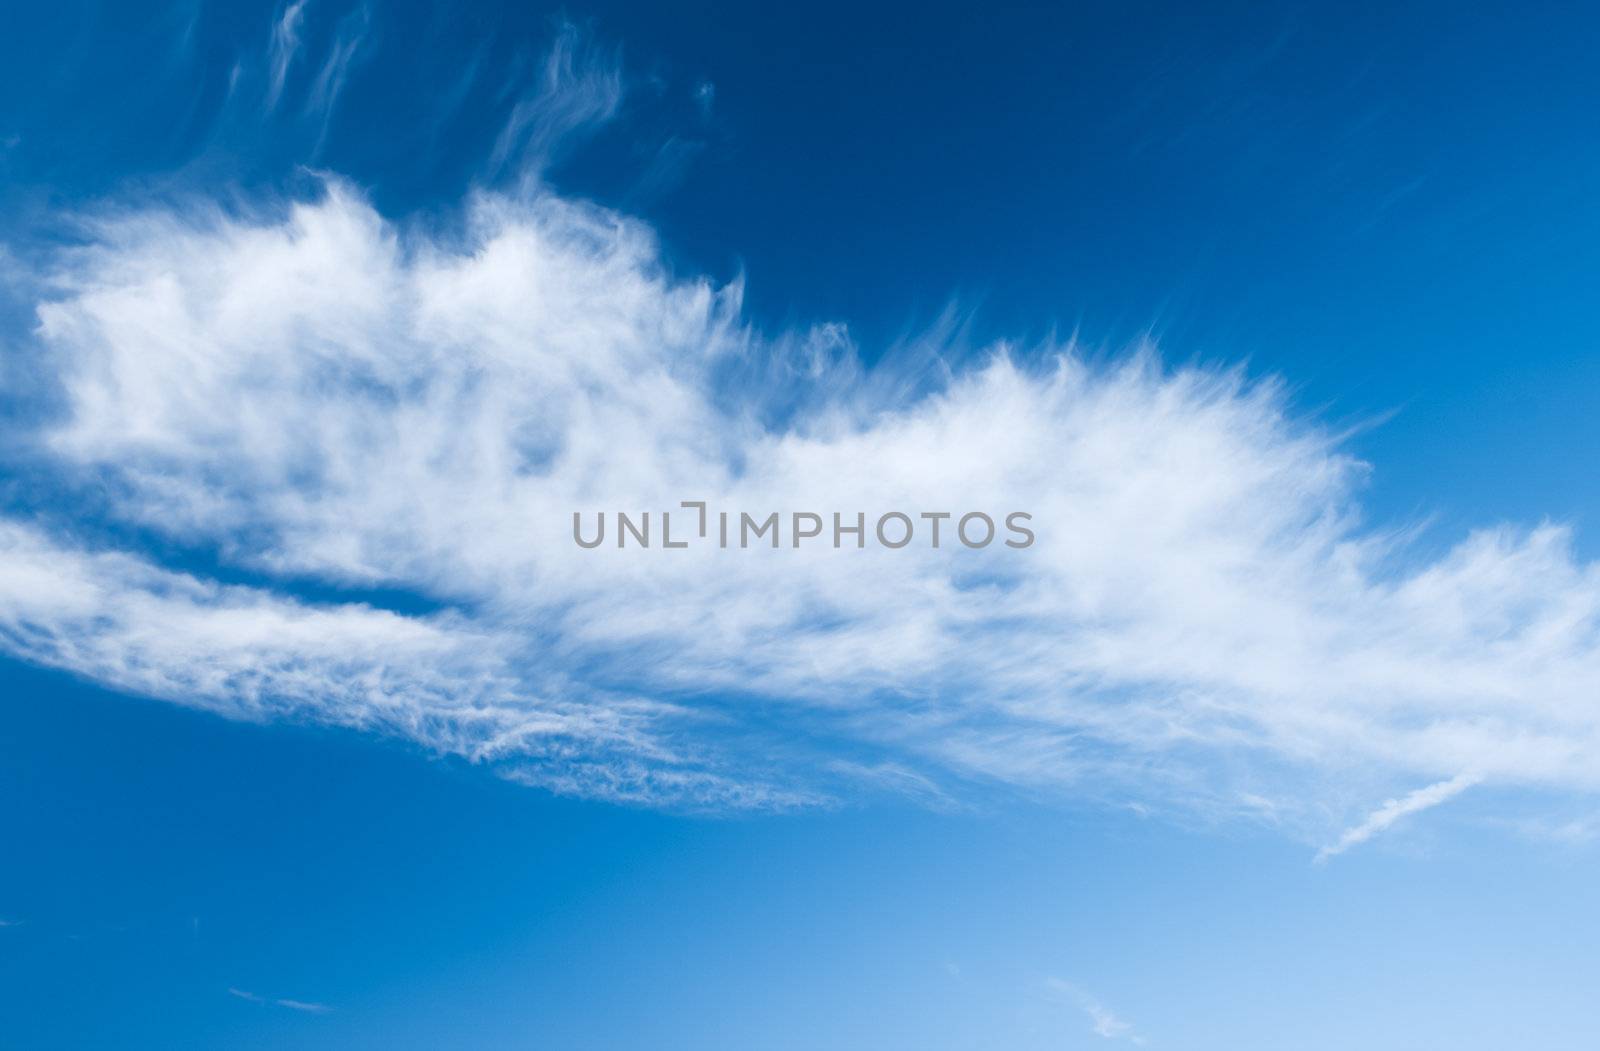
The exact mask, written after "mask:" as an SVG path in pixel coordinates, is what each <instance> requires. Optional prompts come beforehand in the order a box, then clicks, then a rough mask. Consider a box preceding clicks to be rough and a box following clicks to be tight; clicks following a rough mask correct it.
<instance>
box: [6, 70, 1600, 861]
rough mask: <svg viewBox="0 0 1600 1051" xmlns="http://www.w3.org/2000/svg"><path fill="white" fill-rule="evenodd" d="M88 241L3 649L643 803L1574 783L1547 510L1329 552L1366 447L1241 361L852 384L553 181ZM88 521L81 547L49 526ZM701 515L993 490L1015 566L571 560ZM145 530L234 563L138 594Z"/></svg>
mask: <svg viewBox="0 0 1600 1051" xmlns="http://www.w3.org/2000/svg"><path fill="white" fill-rule="evenodd" d="M559 79H560V77H559V76H557V80H558V81H559ZM85 241H86V244H85V246H84V247H81V248H77V249H73V250H70V251H67V252H65V253H63V254H61V255H60V256H59V257H58V258H57V261H56V270H55V272H54V274H53V275H52V280H53V291H52V292H51V293H50V294H49V295H48V296H47V297H46V298H45V300H44V301H42V302H41V303H40V304H39V307H38V318H39V325H38V329H37V333H36V343H37V345H38V347H37V351H36V353H37V354H39V355H41V356H42V359H43V360H44V361H45V362H46V370H47V372H48V374H49V375H50V376H51V377H53V379H54V381H55V382H56V383H58V385H59V398H58V401H59V403H60V404H61V406H62V410H61V412H60V413H59V414H58V415H57V416H56V417H54V418H53V419H52V420H51V421H49V422H48V423H46V424H44V425H40V426H38V427H35V428H33V429H32V430H30V431H28V432H27V433H23V434H18V435H14V436H13V437H14V438H15V439H16V441H17V443H19V444H21V445H23V446H25V447H26V448H27V449H28V450H30V451H29V453H28V455H29V456H31V457H32V459H31V460H30V461H29V463H30V464H31V467H32V468H39V469H42V470H43V471H44V472H46V473H48V474H50V475H51V476H52V477H53V478H54V479H55V481H56V483H58V487H59V489H60V494H59V501H58V502H59V505H60V506H59V507H57V508H55V509H54V510H53V511H52V510H51V509H50V508H44V509H41V511H40V513H39V514H38V515H36V516H35V517H34V518H33V519H32V520H30V521H26V522H24V521H14V522H12V523H10V524H8V525H6V527H5V530H4V532H3V533H0V538H3V540H4V543H3V544H0V568H3V569H4V571H5V572H4V575H3V576H0V626H3V632H4V637H3V639H0V645H4V646H5V648H6V649H8V650H9V651H10V652H12V653H14V654H17V655H19V656H22V657H24V658H26V659H30V660H35V661H39V662H41V663H47V664H53V665H57V666H61V667H66V668H70V669H72V670H73V671H76V672H78V673H79V674H83V675H86V676H89V677H92V678H95V679H97V680H100V681H103V682H106V683H107V684H109V685H112V686H114V687H116V688H119V689H125V690H133V691H137V692H141V693H149V694H151V695H155V696H162V697H168V698H170V699H173V700H180V701H184V702H185V703H191V704H200V705H203V706H205V707H208V708H211V709H214V710H217V711H221V712H223V713H225V714H229V715H235V716H246V717H266V716H279V715H287V716H293V717H309V718H315V719H320V720H325V721H330V722H335V723H342V724H347V725H354V726H370V727H375V728H381V729H384V730H386V731H388V732H392V733H399V734H402V735H405V736H407V737H410V738H412V739H414V740H416V741H418V742H420V743H422V744H424V745H425V746H427V747H430V748H437V749H441V750H447V751H452V752H458V753H460V754H464V755H468V756H472V757H474V758H479V759H483V760H486V761H493V762H495V763H497V764H499V766H500V768H501V769H502V770H503V771H504V772H505V773H507V774H508V775H509V776H514V777H517V778H520V779H522V780H526V781H529V782H533V783H538V784H542V785H547V786H550V787H552V788H555V789H557V790H560V791H569V792H576V793H586V794H598V795H602V796H607V797H610V798H618V799H627V800H638V801H647V802H659V801H669V802H686V801H687V802H691V803H694V804H697V805H711V806H727V805H766V806H771V805H791V804H800V803H806V802H813V801H818V800H822V799H826V798H829V797H835V798H837V797H839V796H842V795H843V796H847V795H850V794H852V793H854V792H856V791H858V790H859V787H860V786H861V785H862V784H864V783H870V784H872V785H874V786H877V787H883V786H894V785H898V786H900V788H901V789H902V790H904V791H906V792H908V793H909V794H911V795H913V796H915V797H919V798H924V799H929V800H938V801H945V800H950V799H956V798H960V797H961V796H962V795H963V794H967V793H971V792H973V791H977V790H979V789H980V788H981V786H984V785H1003V786H1009V787H1010V788H1013V789H1019V790H1024V791H1028V792H1036V793H1045V794H1050V793H1062V792H1071V793H1078V794H1098V795H1106V796H1116V797H1117V798H1119V799H1121V800H1125V801H1126V800H1135V799H1137V800H1143V801H1144V802H1146V803H1176V804H1181V805H1185V806H1194V807H1199V808H1203V809H1205V810H1207V811H1208V812H1216V811H1219V810H1222V811H1227V812H1232V813H1245V814H1249V815H1253V816H1261V815H1270V817H1271V820H1273V821H1274V822H1277V823H1279V824H1282V825H1283V826H1285V827H1288V828H1298V827H1302V826H1314V832H1313V834H1319V835H1320V834H1322V832H1323V830H1324V829H1325V828H1326V827H1327V822H1328V821H1329V820H1340V818H1341V817H1343V815H1346V814H1348V813H1350V812H1351V811H1352V808H1354V807H1360V808H1361V809H1366V806H1365V805H1363V802H1364V801H1366V800H1370V799H1372V798H1374V796H1376V797H1377V798H1382V795H1383V794H1384V793H1386V792H1393V791H1394V789H1395V787H1396V786H1398V785H1403V784H1405V783H1408V782H1409V783H1412V784H1414V783H1416V782H1417V781H1419V780H1420V781H1428V782H1433V781H1446V782H1449V781H1451V780H1452V779H1456V778H1458V776H1459V775H1460V774H1461V772H1462V771H1464V770H1471V771H1473V772H1474V776H1475V777H1477V778H1479V779H1481V780H1482V781H1483V782H1484V783H1485V784H1502V785H1513V784H1515V785H1527V786H1534V787H1541V788H1544V789H1547V790H1555V791H1559V792H1568V793H1588V792H1592V791H1593V790H1594V789H1595V788H1596V787H1597V780H1600V716H1597V715H1596V714H1595V713H1596V711H1597V710H1600V709H1597V708H1596V706H1595V704H1594V701H1595V685H1594V684H1595V683H1596V682H1600V626H1597V615H1600V571H1597V569H1596V567H1595V566H1594V565H1592V564H1589V563H1584V562H1581V561H1579V560H1577V559H1576V558H1575V557H1574V556H1573V554H1572V552H1571V548H1570V538H1569V535H1568V532H1567V530H1566V529H1565V528H1564V527H1560V526H1555V525H1549V524H1544V525H1540V526H1537V527H1535V528H1532V529H1517V528H1511V527H1498V528H1493V529H1487V530H1484V531H1481V532H1477V533H1474V534H1472V535H1470V536H1467V537H1465V538H1463V539H1462V540H1461V541H1460V543H1459V544H1457V545H1456V546H1455V547H1454V548H1453V549H1451V550H1450V551H1448V552H1447V553H1446V554H1445V555H1444V556H1443V557H1440V558H1437V559H1434V560H1426V559H1423V558H1421V557H1420V556H1418V555H1417V554H1416V553H1415V552H1414V551H1413V550H1412V549H1411V548H1410V547H1408V546H1407V543H1406V539H1405V537H1403V536H1400V535H1394V534H1388V533H1382V532H1376V531H1373V530H1371V529H1367V528H1364V527H1363V526H1362V525H1361V522H1360V507H1359V503H1358V501H1357V494H1358V491H1359V486H1360V483H1361V480H1362V478H1363V476H1364V473H1365V470H1366V468H1365V466H1364V465H1362V464H1360V463H1358V462H1356V461H1355V460H1353V459H1352V458H1351V457H1350V456H1349V455H1347V454H1346V453H1345V452H1343V451H1342V450H1341V447H1340V443H1339V440H1338V437H1337V436H1335V435H1331V434H1329V433H1327V432H1325V431H1323V430H1322V429H1320V428H1318V427H1316V426H1315V425H1314V424H1312V423H1309V422H1306V421H1302V420H1297V419H1295V418H1294V417H1293V416H1291V415H1290V414H1289V412H1288V411H1287V410H1286V408H1285V405H1284V399H1283V396H1282V393H1281V391H1280V389H1279V387H1278V386H1277V385H1275V384H1273V383H1270V382H1262V383H1252V382H1249V381H1247V380H1246V379H1245V378H1244V377H1243V376H1242V375H1240V374H1239V373H1237V372H1227V371H1214V370H1206V369H1196V368H1189V369H1177V370H1172V369H1167V368H1164V367H1163V366H1162V365H1161V363H1160V362H1159V361H1158V360H1157V358H1156V357H1155V355H1154V354H1153V353H1152V352H1149V351H1146V352H1142V353H1139V354H1135V355H1133V356H1131V357H1129V358H1128V359H1127V360H1125V361H1123V362H1121V363H1119V364H1113V365H1104V366H1095V365H1090V364H1088V363H1086V362H1085V361H1084V360H1083V359H1082V358H1081V357H1079V356H1077V355H1076V354H1075V353H1074V351H1073V348H1071V347H1056V348H1043V349H1042V350H1039V351H1038V352H1036V353H1035V352H1030V353H1029V354H1028V355H1026V357H1027V358H1028V359H1029V360H1030V361H1032V362H1035V363H1034V364H1027V365H1024V364H1021V363H1019V360H1018V359H1019V357H1021V355H1018V354H1017V353H1015V352H1014V351H1013V350H1012V349H1011V348H1007V347H1003V346H1002V347H995V348H992V349H991V352H990V353H989V354H988V355H987V356H986V357H985V358H984V359H983V360H981V361H958V362H947V361H945V360H944V357H943V355H942V353H941V351H942V349H943V348H942V347H940V346H939V345H938V344H937V341H929V342H928V343H927V344H926V345H923V346H920V347H913V348H910V350H908V351H907V352H906V353H905V354H903V355H900V356H898V357H896V358H894V359H892V361H891V362H890V363H888V364H885V365H881V366H878V367H876V368H865V367H863V366H862V365H861V364H860V363H859V361H858V360H857V359H856V357H855V355H854V353H853V350H852V348H851V344H850V341H849V338H848V335H847V333H845V332H844V331H843V330H842V329H841V328H839V327H838V326H825V327H820V328H818V329H816V330H815V331H812V332H809V333H799V334H793V335H783V336H776V337H767V336H764V335H763V334H761V333H757V332H754V331H752V330H750V329H749V328H748V326H747V325H746V324H745V323H744V322H743V320H742V319H741V317H740V311H739V299H740V291H741V290H740V287H739V285H738V284H737V283H736V284H733V285H728V286H722V287H718V286H716V285H714V284H713V283H711V282H709V281H706V280H703V279H688V280H684V279H677V278H674V277H672V276H669V274H668V273H667V271H666V269H665V268H664V267H663V265H662V264H661V262H660V258H659V255H658V253H657V250H656V246H655V242H654V239H653V236H652V233H651V231H650V230H649V229H648V228H646V227H644V226H643V225H641V224H639V223H637V222H634V221H631V220H629V219H627V218H625V217H623V216H620V215H617V214H614V213H611V212H608V211H606V210H604V209H600V208H596V207H592V206H586V205H581V204H576V203H573V202H571V201H566V200H562V199H560V198H557V197H555V196H553V195H551V194H549V193H546V192H540V191H532V192H530V193H529V194H527V195H526V196H523V197H517V198H512V197H503V196H493V195H482V196H479V197H477V198H476V199H475V200H473V201H472V202H471V203H470V205H469V206H468V208H467V214H466V216H465V218H464V220H463V223H462V224H461V227H460V228H459V229H457V230H454V231H448V232H440V231H439V229H438V228H437V227H430V228H427V229H423V228H411V227H406V226H399V225H396V224H394V223H391V222H388V221H386V220H384V219H382V218H381V217H379V216H378V215H377V214H376V213H375V212H374V211H373V210H372V209H371V207H370V206H369V205H368V204H367V203H366V202H365V201H364V200H363V199H362V198H361V197H360V196H359V195H358V194H356V193H355V192H354V191H352V190H350V189H349V188H347V187H343V186H341V185H339V184H337V183H334V184H332V185H330V186H329V188H328V192H327V195H326V197H325V198H323V199H321V200H318V201H315V202H302V203H297V204H294V205H292V206H289V207H287V208H283V209H278V210H274V209H272V208H269V207H264V208H263V209H262V210H261V211H260V213H259V214H255V215H237V214H226V213H222V212H220V211H217V210H215V209H206V208H203V207H196V208H194V209H192V210H190V211H189V212H187V213H185V214H182V215H179V214H175V213H172V212H166V211H159V210H154V211H152V210H144V211H133V212H127V213H124V214H121V215H117V216H113V217H110V218H106V217H103V216H102V217H101V218H99V219H97V220H95V221H93V222H92V223H90V224H88V226H87V227H86V230H85ZM919 363H920V364H919ZM85 493H99V494H104V497H103V500H104V502H103V505H101V506H100V507H99V510H98V511H97V512H96V513H95V514H89V515H88V519H87V520H89V521H91V522H92V521H95V520H97V518H105V519H106V520H107V522H109V524H110V525H111V526H114V527H115V528H112V529H110V530H109V531H108V530H101V531H99V532H95V531H94V530H93V529H88V528H85V529H83V530H80V531H79V534H80V535H79V536H78V537H77V538H76V539H75V538H74V536H73V535H72V534H71V533H70V532H69V531H68V530H66V529H65V528H64V527H63V526H62V525H61V524H60V522H61V521H63V520H65V519H64V518H62V517H60V516H66V515H72V514H77V513H80V511H81V512H87V511H89V510H93V509H92V508H89V507H88V506H87V505H83V501H84V500H85V499H87V498H86V497H85V496H84V494H85ZM686 499H704V500H708V501H710V502H711V503H712V505H713V506H714V507H723V508H728V509H733V510H738V509H745V510H750V511H752V512H763V513H764V512H765V511H767V510H784V511H788V510H806V509H810V510H815V511H818V512H830V511H833V510H841V511H854V510H857V509H859V510H863V511H867V512H869V513H877V512H881V511H885V510H891V509H900V510H905V511H908V512H912V513H913V514H914V513H916V512H919V511H954V512H962V511H966V510H985V511H989V512H991V513H997V514H1003V513H1004V512H1006V511H1009V510H1018V509H1020V510H1027V511H1030V512H1031V513H1032V514H1033V516H1034V525H1035V528H1036V532H1037V534H1038V542H1037V544H1036V545H1035V546H1034V547H1032V548H1030V549H1028V550H1026V551H1012V550H1009V549H1003V548H1001V549H998V550H997V549H995V548H991V549H988V550H984V551H968V550H965V549H962V548H959V547H955V548H951V547H945V548H943V549H940V550H932V549H929V548H925V547H922V546H920V545H913V547H910V548H906V549H904V550H902V551H883V550H867V551H854V550H843V551H835V550H833V549H831V548H830V547H825V546H824V547H816V548H809V549H802V550H799V551H794V550H791V549H785V550H782V551H778V552H773V551H770V550H759V551H758V550H751V551H742V552H741V551H718V550H716V549H708V548H705V547H698V548H693V549H690V550H688V551H674V552H666V551H660V550H650V551H633V550H628V551H618V550H616V549H615V548H609V547H608V548H602V549H600V550H596V551H579V550H577V549H576V548H575V546H574V545H573V543H572V540H571V534H570V529H571V515H572V512H573V511H574V510H584V511H586V512H592V511H594V510H600V509H605V510H613V511H614V510H618V509H623V510H629V511H642V510H651V511H656V512H659V511H660V510H661V509H663V508H674V507H676V506H677V504H678V502H679V501H680V500H686ZM80 505H83V506H80ZM52 515H55V516H56V517H52ZM129 529H135V530H141V531H144V533H146V534H147V535H149V536H152V537H155V538H158V539H159V541H160V544H161V545H163V546H165V547H173V546H175V547H176V549H178V550H188V551H194V552H201V553H205V555H206V557H207V558H214V559H215V560H216V561H218V562H220V564H221V565H222V566H223V567H225V569H226V570H227V571H228V572H230V573H233V574H242V575H243V577H247V578H248V579H249V580H250V581H251V582H250V583H249V584H248V585H227V586H225V585H223V584H220V583H216V582H213V581H208V580H206V579H204V574H202V573H200V572H199V571H191V572H189V573H177V572H173V571H172V570H171V569H163V568H161V567H160V566H158V565H156V564H155V563H154V562H152V561H151V558H153V557H154V556H145V555H141V554H138V553H137V552H138V551H139V550H142V549H143V545H138V544H133V543H131V542H129V541H126V540H120V539H118V538H119V537H125V536H126V535H127V531H128V530H129ZM236 579H238V577H236ZM308 582H309V583H312V584H315V585H316V586H317V587H319V588H324V589H326V588H328V587H335V588H340V587H342V588H365V589H390V590H393V591H398V592H404V593H410V594H414V595H417V596H421V597H422V598H423V599H424V600H426V602H427V603H432V604H434V605H435V606H437V607H438V608H440V609H442V610H444V612H438V613H432V614H426V615H423V614H414V613H404V612H392V611H386V610H383V609H377V608H373V607H372V606H370V605H361V604H356V603H328V602H326V601H319V600H313V598H311V597H307V596H308V595H309V594H310V593H309V592H307V591H306V589H305V588H304V587H303V585H305V584H307V583H308ZM318 593H321V592H318ZM864 772H865V774H867V775H871V776H864ZM1367 805H1370V804H1367ZM1375 830H1376V829H1374V831H1375ZM1368 834H1369V835H1370V834H1371V833H1370V832H1369V833H1368Z"/></svg>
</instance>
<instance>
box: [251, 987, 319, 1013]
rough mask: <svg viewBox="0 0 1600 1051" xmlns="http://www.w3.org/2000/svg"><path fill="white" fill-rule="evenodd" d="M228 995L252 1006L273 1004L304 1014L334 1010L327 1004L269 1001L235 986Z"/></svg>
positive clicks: (302, 1001)
mask: <svg viewBox="0 0 1600 1051" xmlns="http://www.w3.org/2000/svg"><path fill="white" fill-rule="evenodd" d="M228 995H229V996H234V997H237V998H239V999H240V1000H245V1001H247V1002H249V1003H252V1004H271V1005H272V1006H274V1007H285V1008H288V1009H289V1010H291V1011H299V1012H301V1013H302V1014H315V1015H321V1014H327V1013H328V1012H329V1011H332V1010H333V1008H331V1007H329V1006H328V1005H327V1004H319V1003H312V1002H310V1001H308V1000H284V999H276V1000H269V999H267V998H266V997H264V996H259V995H257V994H256V993H252V992H250V991H249V990H248V989H236V988H234V987H233V986H229V987H228Z"/></svg>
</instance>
